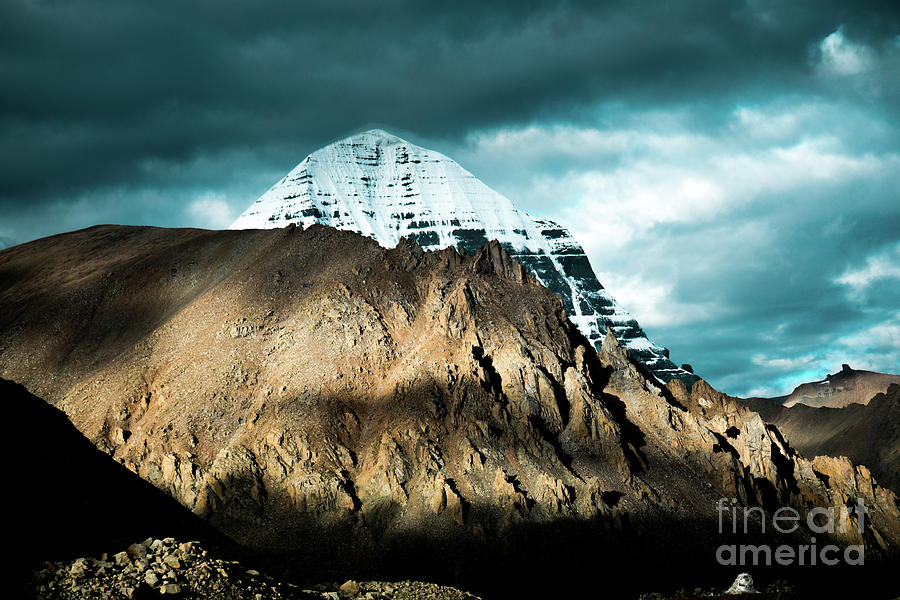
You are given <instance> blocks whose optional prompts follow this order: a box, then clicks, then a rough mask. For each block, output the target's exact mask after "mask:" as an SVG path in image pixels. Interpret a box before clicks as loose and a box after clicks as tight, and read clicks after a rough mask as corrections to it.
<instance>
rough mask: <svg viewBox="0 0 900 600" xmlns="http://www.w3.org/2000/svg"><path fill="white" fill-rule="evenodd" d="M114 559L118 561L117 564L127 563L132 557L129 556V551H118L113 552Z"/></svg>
mask: <svg viewBox="0 0 900 600" xmlns="http://www.w3.org/2000/svg"><path fill="white" fill-rule="evenodd" d="M113 560H114V561H116V564H117V565H125V564H128V561H129V560H130V559H129V558H128V553H127V552H117V553H116V554H113Z"/></svg>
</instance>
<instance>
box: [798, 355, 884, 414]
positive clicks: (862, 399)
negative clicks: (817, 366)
mask: <svg viewBox="0 0 900 600" xmlns="http://www.w3.org/2000/svg"><path fill="white" fill-rule="evenodd" d="M891 384H900V375H892V374H890V373H875V372H873V371H859V370H855V369H852V368H850V365H846V364H845V365H843V366H842V368H841V370H840V371H838V372H837V373H832V374H830V375H828V376H827V377H826V378H825V379H823V380H821V381H812V382H810V383H803V384H801V385H799V386H797V387H796V388H795V389H794V391H793V392H791V394H790V395H789V396H788V397H787V399H786V400H785V401H784V406H785V407H787V408H791V407H794V406H797V405H805V406H811V407H813V408H842V407H844V406H848V405H850V404H868V402H869V400H871V399H872V397H873V396H875V394H879V393H884V392H885V391H887V389H888V386H889V385H891Z"/></svg>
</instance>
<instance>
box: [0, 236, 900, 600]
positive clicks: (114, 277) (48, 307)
mask: <svg viewBox="0 0 900 600" xmlns="http://www.w3.org/2000/svg"><path fill="white" fill-rule="evenodd" d="M0 279H2V281H4V286H3V287H2V288H0V308H2V310H0V375H2V376H3V377H7V378H10V379H14V380H16V381H19V382H21V383H22V384H23V385H25V386H26V387H28V388H29V390H32V391H35V392H36V393H40V394H41V395H42V396H43V397H45V398H46V399H47V400H49V401H50V402H52V403H53V404H55V405H56V406H57V407H59V408H61V409H62V410H64V411H65V412H66V414H67V415H68V417H69V418H70V419H71V421H72V422H73V423H74V424H75V425H76V426H77V427H78V429H79V430H80V431H82V432H83V433H84V434H85V435H86V436H87V437H88V438H89V439H91V440H92V441H93V442H94V444H95V445H97V446H98V447H99V448H101V449H103V450H104V451H106V452H108V453H109V454H110V455H111V456H112V457H113V458H114V459H115V460H117V461H119V462H120V463H121V464H123V465H125V466H126V467H128V468H129V469H130V470H132V471H134V472H135V473H137V474H139V475H140V476H141V477H142V478H144V479H145V480H147V481H149V482H151V483H153V485H155V486H156V487H157V488H158V489H160V490H163V491H165V492H166V493H168V494H169V495H171V496H172V497H173V498H175V499H177V500H178V501H179V502H180V503H181V504H182V505H183V506H185V507H187V508H189V509H190V510H192V511H193V512H194V513H195V514H197V515H200V516H202V517H203V518H205V519H206V520H207V522H208V523H210V524H212V525H213V526H215V527H216V528H217V529H218V530H220V531H222V532H225V533H226V534H228V535H229V536H231V537H232V538H234V539H235V540H237V541H239V542H240V543H242V544H244V545H246V546H248V547H250V548H254V549H256V550H257V551H259V552H266V553H271V554H272V555H277V556H282V557H290V560H291V561H293V562H295V563H296V564H302V565H304V567H305V568H311V567H312V566H315V568H316V569H317V570H318V572H321V573H323V577H329V576H331V574H333V575H334V577H335V578H336V579H344V578H349V577H356V578H366V577H368V574H371V573H378V574H379V576H385V575H386V574H387V575H390V574H392V573H393V574H399V575H401V576H403V577H409V576H411V575H415V576H416V577H427V578H429V579H433V580H437V581H448V580H451V581H453V582H456V583H457V584H459V585H461V586H462V587H466V588H468V589H473V590H474V591H476V592H480V591H482V590H486V591H488V592H494V593H495V594H496V593H497V592H498V590H497V589H494V588H492V582H497V581H502V582H503V585H504V586H509V585H510V583H509V582H510V581H514V582H519V584H520V585H522V586H524V587H523V589H526V588H527V589H540V588H541V586H545V585H546V586H548V587H547V589H548V590H549V589H556V587H558V584H559V582H558V581H556V580H554V579H552V578H549V577H547V578H541V577H525V574H528V573H532V574H539V573H545V574H547V573H551V572H555V571H554V570H555V569H575V570H576V571H577V570H578V569H588V568H591V565H594V566H595V565H596V564H604V565H608V566H609V568H611V569H616V568H618V567H621V568H624V567H625V565H627V564H628V563H629V562H633V561H638V562H640V563H641V564H642V565H644V566H645V567H646V568H647V569H648V572H649V573H650V574H648V578H647V581H629V580H625V579H623V580H616V581H611V582H610V583H609V586H611V588H610V589H612V588H615V589H617V590H619V591H627V590H631V591H634V590H635V589H636V588H637V587H638V586H643V585H650V584H651V583H652V581H651V579H652V578H654V577H659V578H668V577H671V576H672V574H673V572H677V573H679V574H684V573H686V572H694V573H701V572H707V573H709V572H712V571H711V569H715V568H716V565H715V563H714V560H713V559H714V549H715V547H716V546H717V545H718V544H719V543H721V541H722V537H721V535H720V534H719V533H718V532H717V530H716V511H715V504H716V502H717V501H718V500H719V499H721V498H735V499H736V500H737V501H738V502H739V503H740V505H741V506H760V507H763V508H764V509H765V510H766V511H769V512H771V511H773V510H775V509H776V508H778V507H780V506H795V507H797V508H798V509H804V510H806V509H808V507H809V506H843V505H845V503H846V502H848V498H863V499H864V500H865V502H866V504H867V505H868V506H870V507H872V509H873V512H872V515H871V518H870V519H868V520H867V521H866V527H865V528H864V531H863V533H859V532H857V531H856V529H855V528H850V529H849V530H848V531H846V532H844V533H837V534H835V536H834V539H835V541H836V543H840V544H854V543H859V544H864V545H865V547H866V552H867V558H868V560H870V561H872V562H878V560H879V559H882V560H890V559H891V557H895V556H896V553H897V550H898V547H900V509H898V503H897V498H896V496H895V495H893V494H892V493H891V492H890V491H888V490H885V489H884V488H882V487H880V486H879V485H877V483H876V482H875V481H874V479H873V478H872V477H871V475H870V473H869V472H868V470H867V469H865V468H864V467H857V466H854V465H853V464H851V463H850V462H849V461H847V460H846V459H829V458H821V457H819V458H816V459H813V460H807V459H806V458H804V457H803V456H801V455H799V454H798V453H797V452H796V451H795V450H793V449H792V448H791V447H790V446H789V445H788V444H787V443H786V442H785V440H784V439H783V438H782V436H781V434H780V433H779V432H778V430H777V429H776V428H774V427H771V426H769V425H767V424H766V423H764V422H763V420H762V419H761V418H760V417H759V416H758V415H756V414H755V413H753V412H752V411H750V410H748V409H746V408H745V407H743V406H741V405H740V404H738V403H736V402H734V401H733V400H732V399H730V398H728V397H727V396H725V395H723V394H720V393H718V392H717V391H715V390H714V389H712V388H711V387H710V386H709V385H708V384H706V383H705V382H703V381H702V380H701V381H698V382H696V383H695V384H694V385H693V386H692V387H691V388H690V389H688V388H687V386H685V385H684V384H683V383H682V382H680V381H679V380H673V381H671V382H670V383H669V384H668V386H665V385H663V384H662V383H661V382H660V381H659V380H657V379H656V378H654V377H653V376H652V375H650V374H648V373H647V371H646V368H645V367H644V365H642V364H641V363H639V362H636V361H635V360H634V358H633V356H631V355H630V354H629V353H628V352H626V351H625V350H624V349H623V348H622V347H621V346H620V344H619V343H618V341H617V340H616V338H615V336H614V335H612V334H611V333H610V334H607V336H606V338H605V340H604V342H603V345H602V348H601V351H600V352H599V353H597V352H596V351H595V349H594V347H593V344H591V343H590V342H589V341H588V340H587V339H586V338H585V337H584V336H583V335H582V334H581V332H580V331H579V330H578V328H577V327H575V325H574V324H573V323H572V322H571V321H570V320H569V319H568V318H567V314H566V311H565V309H564V305H563V302H562V301H561V300H560V298H559V297H558V296H557V295H555V294H553V293H551V292H550V291H549V290H547V289H546V288H545V287H544V286H542V285H540V282H539V281H538V280H537V279H536V278H534V277H532V276H531V275H530V274H529V273H528V272H527V270H526V269H525V268H523V267H522V266H521V264H520V263H519V262H517V261H516V260H514V259H513V258H512V257H511V256H510V255H509V254H508V253H507V252H506V251H505V250H504V248H503V247H502V245H500V244H498V243H490V244H487V245H485V246H483V247H481V248H480V249H479V250H478V251H477V252H476V253H475V255H474V256H467V255H462V254H459V253H458V252H457V251H456V250H454V249H452V248H448V249H444V250H441V251H437V252H426V251H424V250H423V249H422V248H421V247H419V246H418V245H417V244H415V243H412V242H410V241H405V242H402V243H400V244H398V246H397V247H395V248H393V249H386V248H383V247H381V246H379V245H378V244H377V243H375V242H374V241H373V240H370V239H366V238H365V237H362V236H359V235H357V234H354V233H351V232H343V231H338V230H335V229H332V228H328V227H323V226H318V225H314V226H311V227H309V228H306V229H304V228H300V227H287V228H285V229H280V230H248V231H225V232H210V231H200V230H166V229H158V228H135V227H115V226H102V227H95V228H91V229H88V230H83V231H80V232H74V233H71V234H64V235H61V236H54V237H52V238H45V239H43V240H38V241H35V242H31V243H29V244H25V245H22V246H18V247H15V248H12V249H8V250H6V251H3V252H0ZM851 520H852V518H851ZM800 539H802V536H801V538H800ZM621 540H628V544H627V545H625V546H623V545H622V544H621ZM397 571H402V573H396V572H397ZM498 573H505V574H511V575H512V576H510V577H498ZM733 577H734V574H733V573H732V574H731V575H730V577H724V579H733ZM829 585H835V582H833V581H830V582H829ZM507 591H509V590H508V589H507Z"/></svg>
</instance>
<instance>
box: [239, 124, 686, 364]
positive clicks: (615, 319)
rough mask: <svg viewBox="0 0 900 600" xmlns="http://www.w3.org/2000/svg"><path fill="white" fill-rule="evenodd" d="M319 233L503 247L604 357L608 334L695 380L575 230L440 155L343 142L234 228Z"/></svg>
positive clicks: (375, 135)
mask: <svg viewBox="0 0 900 600" xmlns="http://www.w3.org/2000/svg"><path fill="white" fill-rule="evenodd" d="M290 223H295V224H296V225H298V226H302V227H308V226H310V225H312V224H314V223H319V224H322V225H329V226H331V227H334V228H336V229H344V230H348V231H355V232H357V233H361V234H363V235H366V236H369V237H371V238H373V239H375V240H376V241H377V242H378V243H379V244H381V245H382V246H384V247H386V248H392V247H394V246H396V245H397V243H398V242H399V241H400V240H401V239H402V238H404V237H409V238H412V239H413V240H415V241H416V242H417V243H418V244H419V245H420V246H422V248H424V249H425V250H437V249H440V248H446V247H449V246H454V247H456V248H457V249H459V250H460V251H464V252H468V253H470V254H471V253H474V251H475V250H476V249H477V248H478V247H479V246H481V245H482V244H484V243H486V242H487V241H489V240H494V239H496V240H498V241H499V242H500V243H501V244H502V245H503V246H504V248H506V250H507V252H509V253H510V255H512V256H513V257H515V258H516V259H518V260H519V261H520V262H521V263H522V264H523V265H524V266H525V267H526V268H527V269H528V270H529V272H530V273H531V274H532V275H534V276H535V277H537V278H538V279H539V280H540V281H541V282H542V283H543V284H544V285H546V286H547V287H548V288H549V289H550V290H552V291H553V292H555V293H556V294H558V295H559V296H560V297H562V299H563V303H564V305H565V308H566V312H567V314H568V315H569V317H570V318H571V320H572V322H573V323H574V324H575V325H576V326H577V327H578V329H579V330H580V331H581V332H582V333H583V334H584V335H585V337H587V338H588V339H589V340H590V341H591V342H592V343H594V345H595V346H596V347H598V348H599V345H600V343H601V342H602V340H603V337H604V335H605V334H606V330H607V328H612V330H613V333H614V334H615V336H616V338H617V339H618V340H619V341H620V343H621V344H622V345H623V346H624V347H625V348H627V349H628V350H630V351H631V352H632V353H633V354H634V355H635V357H636V358H637V359H638V360H641V361H642V362H643V363H644V364H645V365H647V367H648V368H649V369H650V371H651V372H653V373H654V374H655V375H657V376H658V377H661V378H662V379H664V380H668V379H671V378H672V377H680V376H685V375H688V374H687V372H685V371H682V370H681V369H678V368H677V367H676V366H675V365H674V364H673V363H672V362H671V361H670V360H669V359H668V357H667V353H666V351H665V350H664V349H663V348H660V347H659V346H657V345H655V344H653V343H652V342H651V341H650V340H648V339H647V337H646V335H645V334H644V332H643V330H641V328H640V326H639V325H638V324H637V321H635V320H634V319H633V318H632V317H631V316H630V315H629V314H628V313H627V312H625V311H624V310H623V309H622V308H621V307H620V306H619V305H618V304H617V303H616V301H615V300H614V299H613V298H612V296H610V295H609V293H608V292H607V291H606V290H605V289H603V286H602V285H600V283H599V282H598V281H597V278H596V276H595V275H594V272H593V270H592V269H591V266H590V263H589V262H588V259H587V256H586V255H585V253H584V250H583V249H582V248H581V246H580V245H579V244H578V242H576V241H575V239H574V238H573V237H572V235H571V234H570V233H569V231H568V230H566V229H565V228H563V227H561V226H560V225H558V224H556V223H554V222H553V221H549V220H546V219H538V218H535V217H532V216H531V215H529V214H527V213H525V212H523V211H520V210H519V209H517V208H516V207H515V206H513V203H512V202H510V201H509V199H507V198H506V197H504V196H502V195H500V194H498V193H497V192H495V191H494V190H492V189H491V188H489V187H488V186H486V185H485V184H484V183H482V182H481V181H480V180H479V179H478V178H477V177H475V176H474V175H472V173H470V172H469V171H467V170H465V169H464V168H462V167H461V166H460V165H459V164H457V163H456V162H455V161H453V160H452V159H450V158H448V157H447V156H444V155H443V154H441V153H440V152H435V151H434V150H428V149H427V148H422V147H420V146H416V145H415V144H411V143H409V142H407V141H406V140H403V139H401V138H399V137H397V136H395V135H392V134H390V133H388V132H386V131H384V130H382V129H372V130H369V131H365V132H363V133H359V134H356V135H352V136H350V137H348V138H345V139H342V140H339V141H337V142H334V143H332V144H329V145H328V146H325V147H324V148H321V149H320V150H317V151H315V152H313V153H312V154H310V155H309V156H307V157H306V158H305V159H303V161H302V162H301V163H300V164H299V165H297V166H296V167H294V169H293V170H292V171H291V172H290V173H288V174H287V175H286V176H285V177H284V178H283V179H281V181H279V182H278V183H276V184H275V185H273V186H272V187H271V188H270V189H269V190H268V191H267V192H266V193H265V194H263V195H262V196H260V197H259V199H258V200H256V202H254V203H253V204H252V205H250V207H249V208H247V210H246V211H244V213H243V214H242V215H241V216H240V217H238V219H237V220H236V221H235V222H234V223H233V224H232V225H231V227H230V228H231V229H267V228H275V227H285V226H287V225H288V224H290Z"/></svg>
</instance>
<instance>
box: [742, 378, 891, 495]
mask: <svg viewBox="0 0 900 600" xmlns="http://www.w3.org/2000/svg"><path fill="white" fill-rule="evenodd" d="M798 389H799V388H798ZM739 401H740V402H741V403H743V404H744V405H746V406H748V407H749V408H751V409H752V410H754V411H756V412H758V413H759V415H760V416H761V417H762V418H763V420H765V421H766V422H767V423H771V424H772V425H774V426H776V427H777V428H778V430H779V431H781V432H782V433H783V434H784V437H785V438H786V439H787V440H788V441H789V443H790V444H791V445H792V446H793V447H795V448H796V449H797V450H799V451H800V452H801V453H803V454H804V455H806V456H820V455H821V456H832V457H841V456H845V457H847V458H849V459H850V460H852V461H853V462H854V463H855V464H857V465H865V466H866V467H868V468H869V469H871V470H872V473H874V474H875V476H876V478H877V479H878V482H879V483H880V484H881V485H884V486H885V487H888V488H890V489H891V490H893V491H894V492H895V493H897V492H900V469H898V468H897V466H898V465H900V385H898V384H896V383H893V384H890V385H889V387H888V388H887V390H886V391H885V392H883V393H878V394H875V395H874V396H872V397H871V398H870V399H868V400H866V402H852V403H850V404H847V405H846V406H842V407H840V408H828V407H821V408H813V407H811V406H807V405H805V404H795V405H793V406H792V407H790V408H786V407H785V406H783V405H781V404H780V403H778V402H776V401H774V400H771V399H767V398H754V399H750V400H739Z"/></svg>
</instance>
